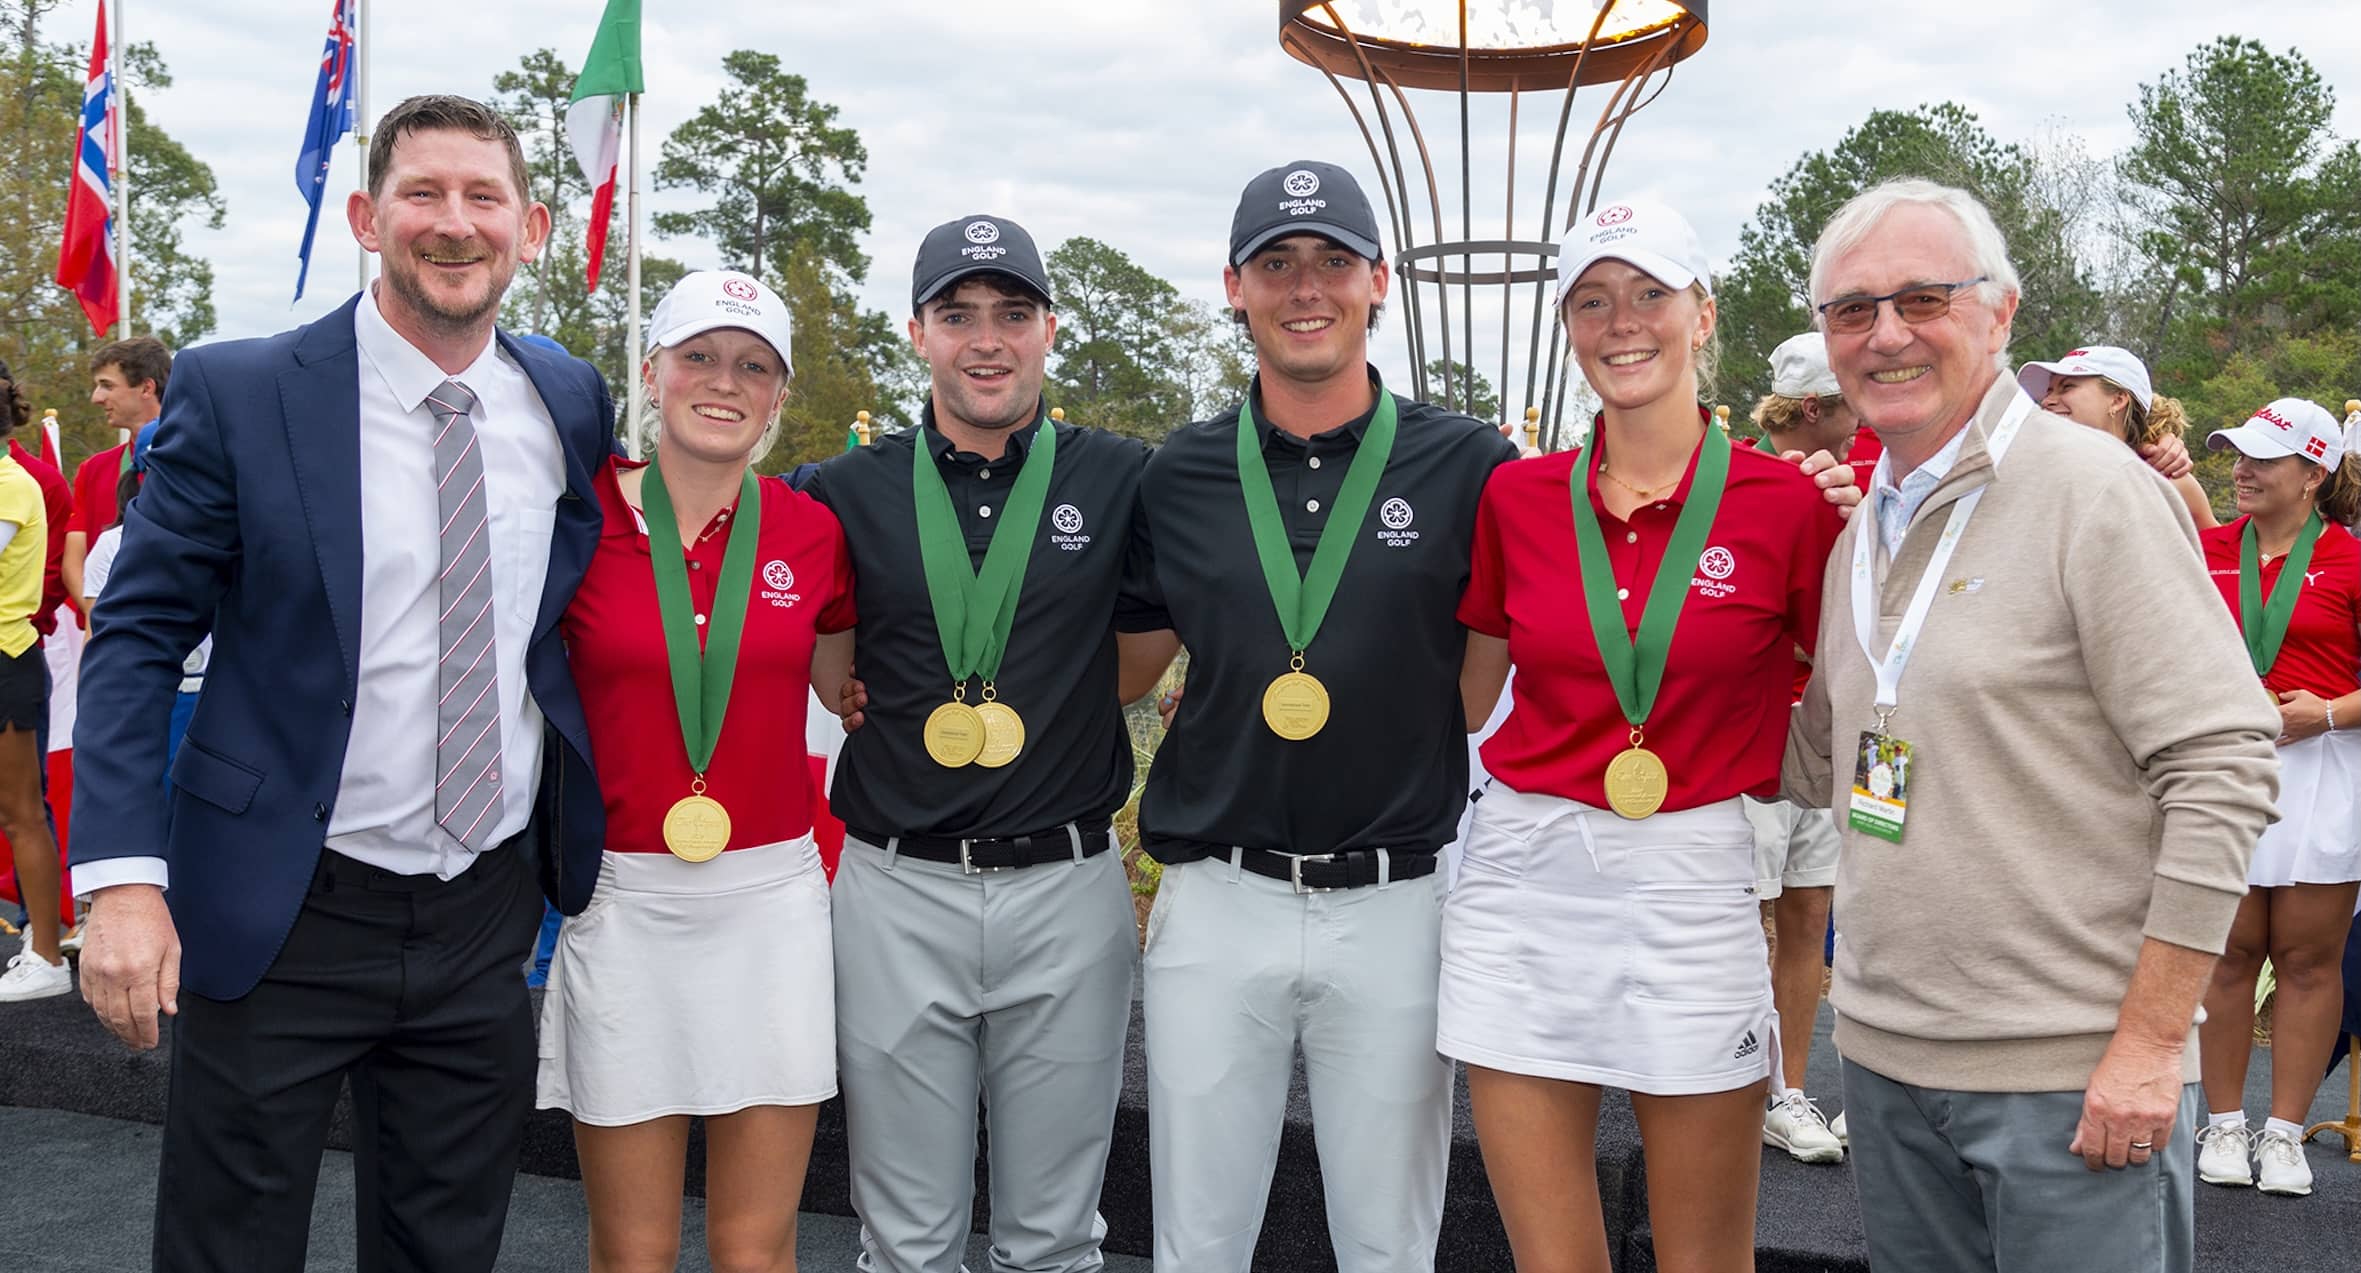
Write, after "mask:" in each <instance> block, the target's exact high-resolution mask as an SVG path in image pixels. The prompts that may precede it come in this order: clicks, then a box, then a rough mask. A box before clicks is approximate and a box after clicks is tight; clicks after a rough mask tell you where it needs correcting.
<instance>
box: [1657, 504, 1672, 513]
mask: <svg viewBox="0 0 2361 1273" xmlns="http://www.w3.org/2000/svg"><path fill="white" fill-rule="evenodd" d="M1669 507H1671V505H1669V504H1658V505H1657V506H1656V511H1657V512H1659V513H1661V512H1663V511H1664V510H1665V509H1667V508H1669Z"/></svg>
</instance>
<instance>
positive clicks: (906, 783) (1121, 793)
mask: <svg viewBox="0 0 2361 1273" xmlns="http://www.w3.org/2000/svg"><path fill="white" fill-rule="evenodd" d="M1043 423H1044V422H1043V421H1042V420H1040V419H1036V420H1035V421H1034V422H1033V423H1032V424H1029V425H1026V426H1025V427H1024V428H1023V429H1021V430H1018V431H1017V432H1015V433H1014V434H1012V435H1011V436H1010V438H1009V442H1008V450H1007V452H1006V453H1005V454H1003V455H1002V456H1000V457H999V458H998V459H991V460H987V459H985V458H984V457H983V456H980V455H976V454H974V453H972V452H964V451H956V450H955V449H954V448H953V447H952V444H951V443H950V441H949V440H948V439H946V438H944V436H943V435H942V434H941V433H939V432H937V431H936V430H935V427H934V404H933V402H932V401H931V400H930V401H929V402H928V403H927V407H926V412H925V415H924V416H923V418H922V420H921V427H920V428H916V429H905V430H903V431H901V432H899V433H889V434H886V435H885V436H884V437H882V438H880V439H878V440H877V442H876V443H875V444H873V445H870V446H865V447H862V448H861V449H859V450H857V451H847V452H846V453H844V454H843V455H840V456H837V457H836V458H834V459H832V460H829V461H828V462H826V463H825V464H822V465H821V466H820V468H819V471H818V472H817V473H814V474H813V475H812V478H811V483H810V485H809V486H808V487H806V488H805V489H807V490H808V491H810V492H811V494H812V496H813V497H814V498H816V499H818V500H819V501H820V502H821V503H823V504H826V505H827V506H828V508H829V509H830V510H831V511H833V512H834V513H835V514H836V517H837V520H838V521H840V522H842V523H843V524H844V537H845V542H846V543H847V544H848V545H850V547H851V550H852V558H853V575H854V585H853V597H854V600H855V603H856V604H857V605H858V606H859V608H860V612H861V618H860V623H859V625H858V626H857V627H856V628H855V629H854V655H853V658H854V668H855V674H856V675H858V676H859V677H860V679H861V681H862V683H863V684H864V685H866V686H867V687H868V690H869V706H868V707H867V709H866V710H865V715H866V717H867V719H866V720H865V721H864V722H863V724H862V726H861V728H859V729H857V730H854V731H853V732H852V734H851V735H850V736H849V737H847V738H846V739H845V743H844V753H843V755H842V757H840V758H839V760H838V761H837V766H836V786H835V789H834V790H833V791H831V792H830V793H829V804H830V807H831V809H832V810H833V812H834V813H835V814H836V816H837V817H839V818H841V819H843V820H844V822H845V823H846V824H847V825H849V826H854V827H860V828H863V829H866V830H871V831H877V832H882V833H885V834H889V835H940V836H976V837H982V836H1003V835H1019V834H1023V833H1025V832H1029V831H1040V830H1046V829H1048V828H1051V827H1055V826H1058V825H1061V824H1063V823H1067V822H1073V821H1077V820H1083V819H1089V818H1103V817H1107V816H1109V815H1111V814H1112V813H1114V811H1115V810H1116V809H1118V808H1121V807H1122V805H1123V802H1124V801H1125V800H1126V799H1128V798H1129V796H1130V794H1131V777H1132V764H1131V737H1130V734H1129V733H1128V732H1127V731H1126V729H1125V728H1124V724H1123V709H1122V704H1120V703H1118V702H1116V694H1117V692H1118V691H1117V689H1116V660H1115V629H1116V626H1117V624H1118V622H1119V621H1120V622H1121V623H1122V626H1123V627H1124V630H1126V631H1148V630H1153V629H1156V628H1160V627H1163V626H1165V625H1164V623H1163V621H1162V619H1161V617H1160V616H1158V615H1156V614H1155V613H1153V611H1152V610H1147V609H1144V608H1143V605H1144V603H1143V602H1142V601H1141V600H1140V599H1139V594H1140V591H1141V588H1142V587H1144V578H1143V577H1144V575H1145V559H1144V558H1142V557H1137V556H1135V549H1134V547H1133V544H1132V542H1131V529H1132V523H1133V519H1134V510H1133V505H1134V503H1135V502H1136V501H1137V498H1138V495H1139V486H1140V470H1141V469H1142V467H1143V466H1144V465H1145V464H1146V463H1147V458H1148V448H1147V447H1146V446H1145V445H1144V444H1142V443H1139V442H1135V441H1132V440H1131V439H1128V438H1122V437H1117V436H1116V435H1114V434H1112V433H1106V432H1102V431H1100V430H1097V429H1085V428H1077V427H1075V426H1073V425H1069V424H1055V425H1053V426H1052V427H1054V428H1056V429H1057V431H1058V434H1057V436H1058V445H1057V456H1056V461H1055V463H1056V469H1055V471H1054V472H1053V473H1052V474H1051V475H1050V479H1049V494H1048V497H1047V498H1046V499H1045V500H1044V501H1043V506H1042V510H1041V528H1040V529H1039V530H1038V531H1036V532H1035V534H1034V538H1033V552H1032V555H1031V557H1030V558H1029V559H1028V561H1027V564H1026V567H1025V579H1024V591H1023V592H1022V593H1021V594H1019V596H1018V598H1017V614H1016V621H1015V624H1014V626H1013V627H1012V628H1011V629H1010V631H1009V637H1008V653H1007V655H1006V656H1005V657H1004V658H1003V659H1002V661H1001V665H1000V676H999V679H998V681H997V682H996V683H995V688H996V689H997V690H998V691H999V695H1000V701H1002V702H1004V703H1006V704H1008V705H1009V706H1010V707H1013V708H1015V709H1016V711H1017V714H1018V715H1020V716H1022V717H1023V718H1024V721H1025V749H1024V751H1023V752H1022V753H1021V754H1019V755H1018V756H1017V758H1016V760H1014V761H1013V762H1011V763H1009V764H1008V765H1005V766H1003V767H1001V768H998V769H986V768H983V767H981V766H977V765H968V766H965V767H962V768H959V769H946V768H944V767H943V766H941V765H938V764H936V763H935V762H934V760H933V759H932V758H930V757H929V756H928V755H927V754H926V744H925V742H924V740H923V738H922V730H923V729H924V727H925V724H926V718H927V715H928V713H930V712H932V711H934V710H935V709H936V708H937V707H940V706H942V705H943V704H944V703H946V702H949V701H950V699H951V671H950V668H949V667H948V666H946V665H945V663H944V661H943V646H942V641H941V639H940V638H939V637H937V636H936V634H935V611H934V603H933V601H931V600H930V599H929V598H928V596H927V591H926V569H925V567H924V565H923V564H922V563H921V561H920V558H919V553H918V514H917V511H916V509H917V505H916V501H915V499H914V497H913V494H912V491H911V483H910V463H911V457H910V448H911V447H913V446H916V445H918V443H919V441H920V439H922V438H923V439H924V440H925V444H926V446H927V448H928V449H929V450H930V451H932V452H933V453H934V456H935V462H936V465H937V467H938V468H939V469H940V470H941V471H942V474H943V484H944V485H945V486H946V487H948V488H949V489H950V492H951V503H952V506H953V507H955V508H957V509H958V510H959V524H960V527H961V529H962V530H964V531H965V532H966V534H967V550H968V559H969V565H970V567H971V568H973V567H977V566H981V565H982V564H983V560H984V550H985V549H986V548H988V547H990V546H991V543H992V531H993V528H994V527H996V526H998V525H999V522H997V521H996V520H994V519H995V518H997V517H999V515H1000V512H1001V508H1002V505H1003V504H1005V503H1006V502H1007V499H1008V493H1009V488H1010V487H1012V486H1014V485H1015V483H1016V476H1017V473H1018V472H1019V470H1021V469H1022V468H1023V467H1024V464H1025V456H1026V454H1027V452H1029V451H1030V450H1031V448H1032V444H1033V442H1034V441H1035V440H1036V438H1037V437H1038V435H1039V430H1040V429H1041V427H1042V425H1043ZM1127 580H1129V581H1135V582H1133V584H1132V586H1131V587H1129V588H1128V589H1127V587H1126V584H1127ZM1127 592H1128V594H1129V597H1130V599H1129V600H1126V599H1125V598H1126V595H1127ZM980 686H981V681H971V682H969V684H968V689H967V701H968V702H969V703H970V704H973V703H975V702H977V701H979V699H978V695H977V691H978V689H979V688H980Z"/></svg>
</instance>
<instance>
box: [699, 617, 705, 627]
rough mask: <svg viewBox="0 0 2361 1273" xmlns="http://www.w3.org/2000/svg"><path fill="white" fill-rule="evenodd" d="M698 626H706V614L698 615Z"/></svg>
mask: <svg viewBox="0 0 2361 1273" xmlns="http://www.w3.org/2000/svg"><path fill="white" fill-rule="evenodd" d="M697 626H698V627H700V628H701V627H704V626H705V616H704V615H698V616H697Z"/></svg>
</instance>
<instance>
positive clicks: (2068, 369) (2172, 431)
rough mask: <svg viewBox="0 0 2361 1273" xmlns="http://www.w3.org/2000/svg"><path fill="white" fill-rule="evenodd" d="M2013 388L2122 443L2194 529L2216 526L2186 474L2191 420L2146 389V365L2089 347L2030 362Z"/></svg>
mask: <svg viewBox="0 0 2361 1273" xmlns="http://www.w3.org/2000/svg"><path fill="white" fill-rule="evenodd" d="M2017 383H2018V384H2019V385H2021V386H2023V387H2024V390H2025V392H2026V393H2027V394H2029V395H2031V396H2032V398H2033V400H2034V401H2035V402H2038V403H2040V404H2041V407H2042V410H2044V411H2047V412H2049V413H2050V414H2052V415H2062V416H2064V417H2066V418H2067V419H2069V420H2072V421H2073V422H2075V423H2076V424H2082V425H2088V426H2089V427H2091V428H2094V429H2097V430H2099V431H2100V432H2102V433H2112V434H2114V435H2115V436H2116V437H2118V438H2121V439H2123V442H2124V445H2126V446H2129V447H2130V448H2131V449H2133V450H2134V451H2137V452H2139V453H2140V458H2141V459H2144V460H2146V461H2147V462H2148V466H2149V467H2150V468H2153V469H2155V470H2156V471H2157V472H2158V473H2160V474H2162V475H2163V477H2164V480H2165V481H2167V482H2170V483H2172V488H2173V490H2174V491H2175V492H2177V493H2178V494H2179V495H2180V497H2181V503H2182V504H2184V505H2186V506H2187V507H2188V509H2189V516H2190V517H2191V518H2192V519H2194V520H2195V521H2196V523H2197V528H2198V529H2200V530H2203V529H2205V528H2207V527H2209V526H2213V525H2216V524H2218V522H2219V519H2218V518H2216V517H2215V516H2214V513H2213V503H2212V501H2210V500H2209V499H2207V498H2206V495H2205V487H2203V486H2202V485H2200V484H2199V483H2198V481H2197V477H2196V475H2195V474H2194V473H2192V472H2191V471H2190V467H2191V466H2190V464H2189V448H2188V446H2187V444H2186V443H2184V442H2183V441H2182V437H2181V435H2182V434H2183V433H2184V432H2186V431H2187V429H2188V427H2189V418H2188V417H2187V416H2186V415H2184V414H2182V412H2181V404H2180V401H2179V399H2176V398H2167V397H2165V396H2164V395H2162V394H2160V393H2157V392H2156V391H2155V390H2154V389H2153V388H2151V387H2150V385H2149V383H2148V364H2146V363H2144V362H2141V361H2140V360H2139V358H2138V356H2136V355H2134V354H2133V353H2132V352H2131V351H2130V350H2128V349H2118V348H2116V347H2115V346H2113V345H2090V346H2086V347H2084V348H2082V349H2077V350H2073V351H2072V352H2070V353H2068V354H2067V355H2066V356H2065V357H2063V358H2060V359H2058V360H2057V361H2056V362H2029V363H2026V364H2025V365H2024V366H2023V367H2021V368H2019V369H2018V370H2017Z"/></svg>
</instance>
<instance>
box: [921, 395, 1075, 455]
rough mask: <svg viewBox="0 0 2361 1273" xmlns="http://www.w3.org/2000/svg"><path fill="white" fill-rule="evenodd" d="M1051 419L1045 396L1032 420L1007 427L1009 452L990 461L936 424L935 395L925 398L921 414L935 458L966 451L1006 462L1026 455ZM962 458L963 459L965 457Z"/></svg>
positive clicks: (925, 435) (961, 453)
mask: <svg viewBox="0 0 2361 1273" xmlns="http://www.w3.org/2000/svg"><path fill="white" fill-rule="evenodd" d="M1048 421H1049V404H1048V402H1047V401H1046V400H1044V401H1043V403H1042V404H1041V406H1039V407H1037V408H1035V410H1034V412H1033V421H1032V423H1030V424H1025V425H1020V426H1018V427H1017V428H1014V429H1010V430H1009V431H1008V454H1007V455H1006V456H1004V457H1000V458H997V459H993V460H989V461H987V460H984V459H983V457H982V456H979V455H977V454H976V453H975V452H973V451H962V450H960V449H959V444H958V443H956V442H953V441H952V440H951V439H950V438H949V437H948V436H946V435H945V434H944V433H943V431H942V429H941V428H940V427H939V426H937V425H936V424H935V400H934V399H933V398H928V399H927V400H926V406H925V407H924V408H922V409H921V411H920V413H919V417H918V423H919V426H920V427H921V428H923V429H924V430H925V433H924V434H923V435H922V436H924V437H925V438H926V440H927V443H928V445H929V446H930V447H931V448H932V449H933V451H934V455H935V458H936V459H938V460H957V459H959V457H960V456H962V455H964V456H967V457H969V458H970V459H974V460H977V461H979V462H983V463H992V464H1005V463H1008V462H1009V461H1011V460H1017V461H1021V460H1023V459H1024V458H1025V452H1026V451H1028V450H1030V449H1031V448H1032V445H1033V439H1034V438H1035V437H1036V436H1037V435H1038V434H1039V433H1040V431H1041V426H1042V425H1043V424H1046V423H1047V422H1048ZM962 462H963V463H964V461H962Z"/></svg>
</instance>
